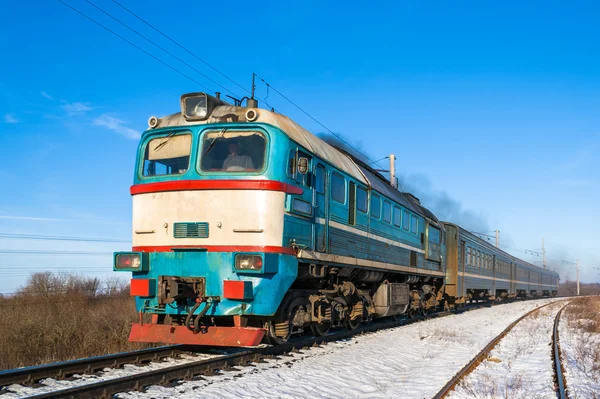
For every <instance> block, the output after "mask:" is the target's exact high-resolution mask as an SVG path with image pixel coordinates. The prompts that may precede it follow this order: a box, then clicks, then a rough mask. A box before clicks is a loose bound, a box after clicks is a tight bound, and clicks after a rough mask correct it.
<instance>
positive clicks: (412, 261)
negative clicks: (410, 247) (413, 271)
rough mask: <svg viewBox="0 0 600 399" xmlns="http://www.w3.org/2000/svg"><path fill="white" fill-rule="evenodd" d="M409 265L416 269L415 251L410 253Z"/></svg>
mask: <svg viewBox="0 0 600 399" xmlns="http://www.w3.org/2000/svg"><path fill="white" fill-rule="evenodd" d="M410 265H411V266H412V267H417V253H416V252H415V251H410Z"/></svg>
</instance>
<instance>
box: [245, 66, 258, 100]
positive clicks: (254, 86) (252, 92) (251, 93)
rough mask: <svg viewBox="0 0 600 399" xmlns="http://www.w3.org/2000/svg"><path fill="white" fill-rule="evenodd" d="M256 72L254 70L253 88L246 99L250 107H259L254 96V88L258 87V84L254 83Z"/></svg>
mask: <svg viewBox="0 0 600 399" xmlns="http://www.w3.org/2000/svg"><path fill="white" fill-rule="evenodd" d="M255 77H256V74H255V73H254V72H252V89H251V90H250V98H249V99H248V101H246V106H247V107H248V108H258V100H257V99H255V98H254V89H256V85H255V84H254V78H255Z"/></svg>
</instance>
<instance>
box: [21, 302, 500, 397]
mask: <svg viewBox="0 0 600 399" xmlns="http://www.w3.org/2000/svg"><path fill="white" fill-rule="evenodd" d="M490 306H491V304H489V303H480V304H477V306H476V305H473V306H467V307H465V308H462V309H458V310H457V311H454V312H450V311H441V312H436V313H431V314H427V315H424V316H417V317H413V318H406V319H400V320H395V321H386V322H380V323H372V324H368V325H365V326H362V327H359V328H357V329H355V330H340V331H336V332H333V333H330V334H328V335H326V336H322V337H311V338H300V339H298V340H294V341H290V342H288V343H285V344H282V345H274V346H267V347H262V348H249V349H247V350H244V351H242V352H238V353H235V354H231V355H224V356H219V357H215V358H211V359H203V360H198V361H193V362H189V363H185V364H180V365H175V366H169V367H164V368H160V369H156V370H150V371H147V372H142V373H138V374H132V375H128V376H125V377H118V378H113V379H109V380H105V381H100V382H96V383H92V384H87V385H81V386H76V387H72V388H67V389H62V390H59V391H53V392H48V393H44V394H40V395H35V396H30V398H32V399H49V398H69V399H73V398H111V397H112V396H113V395H114V394H116V393H119V392H126V391H134V390H135V391H139V390H142V389H144V388H145V387H147V386H151V385H167V384H171V383H173V382H175V381H178V380H190V379H192V378H194V377H196V376H200V375H214V374H215V373H218V372H219V371H221V370H223V371H224V370H228V369H230V368H231V367H235V366H249V365H251V364H252V363H256V362H260V361H263V360H264V359H266V358H274V357H275V358H276V357H277V356H279V355H285V354H288V353H290V352H298V351H299V350H301V349H302V348H309V347H314V346H319V345H321V344H326V343H328V342H333V341H339V340H343V339H348V338H350V337H353V336H356V335H360V334H365V333H371V332H375V331H378V330H384V329H388V328H394V327H400V326H404V325H408V324H412V323H415V322H418V321H423V320H428V319H433V318H439V317H444V316H449V315H453V314H459V313H463V312H465V311H468V310H472V309H478V308H481V307H490Z"/></svg>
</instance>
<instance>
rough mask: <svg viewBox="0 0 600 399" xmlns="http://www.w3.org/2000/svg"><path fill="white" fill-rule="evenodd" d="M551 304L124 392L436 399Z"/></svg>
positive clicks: (520, 305)
mask: <svg viewBox="0 0 600 399" xmlns="http://www.w3.org/2000/svg"><path fill="white" fill-rule="evenodd" d="M549 301H553V300H551V299H543V300H536V301H526V302H515V303H510V304H505V305H501V306H494V307H491V308H483V309H478V310H473V311H469V312H465V313H463V314H459V315H451V316H447V317H442V318H439V319H432V320H428V321H424V322H420V323H415V324H411V325H408V326H404V327H398V328H394V329H389V330H384V331H379V332H376V333H373V334H367V335H363V336H358V337H355V338H352V339H349V340H347V341H341V342H336V343H331V344H329V345H326V346H323V347H319V348H311V349H307V350H304V351H303V352H302V353H296V354H293V356H289V357H286V356H282V357H281V358H280V359H279V360H268V361H266V362H265V363H258V364H255V365H254V366H252V367H244V368H240V369H238V370H234V371H226V372H222V373H220V374H218V375H216V376H212V377H204V378H201V379H198V380H195V381H187V382H183V383H182V384H181V385H177V386H175V387H161V386H152V387H148V389H147V390H146V391H145V392H127V393H121V394H119V395H118V396H119V397H120V398H126V399H142V398H144V399H145V398H150V397H151V398H170V397H177V398H185V399H187V398H265V397H277V398H306V397H310V398H359V397H360V398H389V397H395V398H430V397H432V396H433V395H435V394H436V393H437V391H439V390H440V389H441V388H442V386H444V384H445V383H446V382H447V381H448V380H449V379H450V378H452V377H453V376H454V374H455V373H456V372H458V371H459V370H460V369H461V368H462V367H463V366H464V365H465V364H467V363H468V362H469V361H470V360H471V359H472V358H473V357H474V356H475V355H476V354H477V353H478V352H479V351H480V350H481V349H482V348H483V347H484V346H485V345H486V344H487V343H488V342H489V341H490V340H491V339H492V338H494V337H495V336H497V335H498V334H499V333H500V332H501V331H502V330H504V329H505V328H506V327H507V326H508V325H509V324H510V323H511V322H512V321H514V320H515V319H517V318H518V317H519V316H520V315H522V314H524V313H526V312H527V311H529V310H531V309H533V308H535V307H537V306H540V305H542V304H545V303H548V302H549Z"/></svg>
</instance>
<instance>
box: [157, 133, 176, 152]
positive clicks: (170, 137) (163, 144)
mask: <svg viewBox="0 0 600 399" xmlns="http://www.w3.org/2000/svg"><path fill="white" fill-rule="evenodd" d="M175 133H177V131H175V130H174V131H172V132H171V133H169V134H168V135H167V138H166V140H165V141H163V142H161V143H160V144H159V145H157V146H156V147H154V152H157V151H158V150H160V149H161V148H163V147H164V146H165V145H166V144H167V143H168V142H169V140H171V139H172V138H173V136H175Z"/></svg>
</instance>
